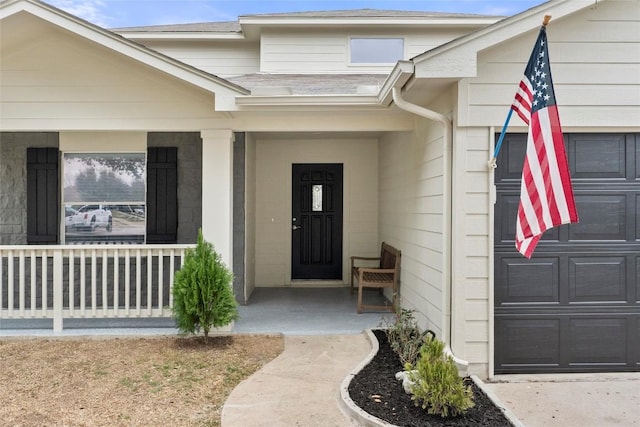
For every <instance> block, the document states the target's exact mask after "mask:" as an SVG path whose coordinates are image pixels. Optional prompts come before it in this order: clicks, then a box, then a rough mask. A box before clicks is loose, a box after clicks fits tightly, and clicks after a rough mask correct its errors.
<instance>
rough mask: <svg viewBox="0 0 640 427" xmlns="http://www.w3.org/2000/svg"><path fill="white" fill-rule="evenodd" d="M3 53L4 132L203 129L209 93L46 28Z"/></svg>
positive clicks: (209, 112)
mask: <svg viewBox="0 0 640 427" xmlns="http://www.w3.org/2000/svg"><path fill="white" fill-rule="evenodd" d="M38 30H41V31H42V34H41V35H39V37H34V38H32V39H30V40H29V41H28V42H25V43H22V44H20V45H19V46H18V47H15V48H13V49H10V50H8V51H5V50H3V51H2V52H0V92H1V93H2V97H1V99H0V109H1V110H2V115H0V128H2V129H4V130H37V131H41V130H53V131H58V130H105V129H117V130H149V129H151V130H173V131H176V130H188V131H192V130H200V129H206V128H210V127H211V119H212V118H216V117H219V115H218V114H216V113H215V111H214V108H213V106H214V99H213V96H212V95H211V94H210V93H207V92H205V91H203V90H201V89H199V88H196V87H193V86H190V85H188V84H185V83H184V82H182V81H179V80H177V79H175V78H172V77H169V76H167V75H166V74H164V73H161V72H158V71H155V70H152V69H151V68H149V67H147V66H145V65H142V64H141V63H139V62H137V61H135V60H133V59H131V58H128V57H124V56H123V55H121V54H117V53H114V52H113V51H111V50H109V49H107V48H104V47H102V46H99V45H97V44H94V43H92V42H90V41H87V40H86V39H81V38H79V37H75V36H73V35H71V34H69V33H65V32H63V31H62V30H59V29H55V27H53V26H48V25H46V24H44V23H43V24H42V25H40V27H39V28H38Z"/></svg>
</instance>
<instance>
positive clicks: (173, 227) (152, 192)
mask: <svg viewBox="0 0 640 427" xmlns="http://www.w3.org/2000/svg"><path fill="white" fill-rule="evenodd" d="M177 241H178V148H176V147H149V148H148V151H147V243H176V242H177Z"/></svg>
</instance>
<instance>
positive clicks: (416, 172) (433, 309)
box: [379, 119, 446, 339]
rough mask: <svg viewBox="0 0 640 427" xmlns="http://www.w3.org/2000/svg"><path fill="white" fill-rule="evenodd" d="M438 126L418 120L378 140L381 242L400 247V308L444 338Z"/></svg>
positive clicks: (441, 169)
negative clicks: (405, 129)
mask: <svg viewBox="0 0 640 427" xmlns="http://www.w3.org/2000/svg"><path fill="white" fill-rule="evenodd" d="M442 136H443V130H442V126H441V125H439V124H434V123H432V122H429V121H427V120H423V119H416V130H415V132H411V133H409V132H394V133H390V134H387V135H385V136H384V137H383V138H381V140H380V144H379V161H380V175H379V186H380V193H379V194H380V195H379V197H380V203H379V210H380V225H379V233H380V240H381V241H386V242H388V243H390V244H391V245H393V246H395V247H397V248H398V249H400V250H401V251H402V265H401V275H400V296H401V303H402V307H403V308H406V309H409V310H413V311H414V316H415V318H416V319H417V320H418V323H419V324H420V326H421V327H422V328H425V329H426V328H428V329H431V330H433V331H434V332H435V333H436V334H437V336H438V337H439V338H440V339H442V337H443V329H444V326H445V325H444V322H445V314H446V313H445V312H446V310H445V306H444V298H445V294H444V286H445V277H444V274H445V270H444V269H445V265H444V241H443V230H444V228H443V227H444V221H445V217H444V206H443V194H444V191H445V184H444V175H443V174H444V164H443V159H444V144H443V138H442Z"/></svg>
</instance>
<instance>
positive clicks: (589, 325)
mask: <svg viewBox="0 0 640 427" xmlns="http://www.w3.org/2000/svg"><path fill="white" fill-rule="evenodd" d="M627 327H628V324H627V319H626V318H573V319H570V321H569V334H568V339H569V346H568V348H569V349H570V355H569V365H570V366H573V367H579V366H581V365H600V366H603V367H604V366H605V365H609V366H615V365H622V366H624V365H626V364H627Z"/></svg>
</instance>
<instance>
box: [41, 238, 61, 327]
mask: <svg viewBox="0 0 640 427" xmlns="http://www.w3.org/2000/svg"><path fill="white" fill-rule="evenodd" d="M62 262H63V257H62V249H59V248H56V249H54V250H53V332H54V333H57V334H58V333H62V328H63V326H62V322H63V318H62V316H63V315H62V306H63V294H62V286H63V283H62ZM42 280H43V281H45V280H47V278H46V277H43V278H42ZM42 286H44V283H43V285H42ZM45 309H46V307H45Z"/></svg>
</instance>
